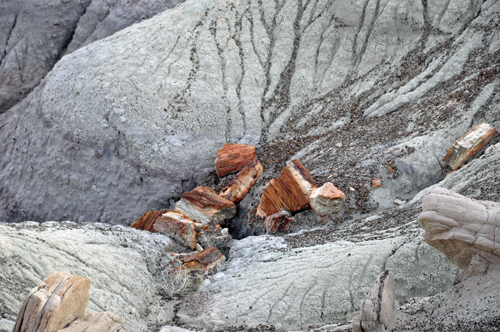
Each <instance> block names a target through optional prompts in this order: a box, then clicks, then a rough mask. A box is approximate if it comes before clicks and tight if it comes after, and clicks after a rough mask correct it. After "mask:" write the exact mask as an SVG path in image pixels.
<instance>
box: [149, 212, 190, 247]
mask: <svg viewBox="0 0 500 332" xmlns="http://www.w3.org/2000/svg"><path fill="white" fill-rule="evenodd" d="M153 229H154V230H155V231H157V232H159V233H163V234H166V235H167V236H169V237H171V238H173V239H175V240H177V241H179V242H180V243H181V244H182V245H184V246H186V247H188V248H190V249H194V248H195V247H196V225H195V224H194V222H193V221H192V220H191V219H188V218H186V217H185V216H184V215H182V214H180V213H175V212H170V211H168V212H166V213H164V214H163V215H162V216H160V217H159V218H158V219H157V220H156V222H155V223H154V225H153Z"/></svg>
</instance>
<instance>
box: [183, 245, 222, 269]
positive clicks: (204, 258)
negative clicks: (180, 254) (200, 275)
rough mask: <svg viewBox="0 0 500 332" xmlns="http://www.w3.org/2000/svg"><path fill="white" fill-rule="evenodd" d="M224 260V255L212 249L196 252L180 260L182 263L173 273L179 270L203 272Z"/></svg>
mask: <svg viewBox="0 0 500 332" xmlns="http://www.w3.org/2000/svg"><path fill="white" fill-rule="evenodd" d="M223 259H224V255H222V254H221V253H220V251H219V250H217V249H216V248H214V247H209V248H207V249H205V250H203V251H199V252H196V253H194V254H192V255H190V256H188V257H186V258H184V259H183V260H182V262H183V263H184V264H183V265H182V266H180V267H178V268H177V269H175V270H174V271H176V272H179V271H181V270H186V271H187V272H191V271H200V272H205V271H208V270H210V269H211V268H213V267H214V266H216V265H217V264H219V263H220V262H221V261H222V260H223Z"/></svg>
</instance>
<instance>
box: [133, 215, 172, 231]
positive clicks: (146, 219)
mask: <svg viewBox="0 0 500 332" xmlns="http://www.w3.org/2000/svg"><path fill="white" fill-rule="evenodd" d="M167 212H169V211H168V210H160V211H148V212H146V213H144V214H143V215H142V216H141V217H140V218H139V219H137V220H136V221H135V222H134V223H132V225H130V227H132V228H135V229H140V230H143V231H149V232H151V231H152V230H153V226H154V223H155V222H156V220H157V219H158V218H159V217H161V215H162V214H164V213H167Z"/></svg>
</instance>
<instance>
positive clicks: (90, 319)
mask: <svg viewBox="0 0 500 332" xmlns="http://www.w3.org/2000/svg"><path fill="white" fill-rule="evenodd" d="M58 332H125V330H124V329H123V327H122V322H121V320H120V317H119V316H118V315H115V314H114V313H112V312H100V313H97V312H91V313H88V314H86V315H85V316H81V317H80V318H78V319H77V320H75V321H73V323H71V324H70V325H69V326H68V327H66V328H65V329H62V330H59V331H58Z"/></svg>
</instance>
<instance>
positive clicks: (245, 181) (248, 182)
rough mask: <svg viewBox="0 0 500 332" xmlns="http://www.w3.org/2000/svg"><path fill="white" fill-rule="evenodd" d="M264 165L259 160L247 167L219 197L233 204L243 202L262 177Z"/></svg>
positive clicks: (253, 161)
mask: <svg viewBox="0 0 500 332" xmlns="http://www.w3.org/2000/svg"><path fill="white" fill-rule="evenodd" d="M262 171H263V168H262V164H261V163H260V161H258V160H257V159H255V160H252V161H250V162H249V163H248V165H246V166H245V167H244V168H243V169H242V170H241V171H240V172H239V173H238V174H236V176H235V178H234V179H232V180H231V182H230V183H229V184H228V185H227V186H226V187H225V188H224V189H222V191H221V192H220V193H219V196H221V197H224V198H225V199H228V200H230V201H231V202H233V203H235V204H236V203H238V202H239V201H241V200H242V199H243V198H244V197H245V195H246V194H247V193H248V191H249V190H250V188H252V186H253V185H254V183H255V181H257V179H258V178H259V176H261V175H262Z"/></svg>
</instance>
